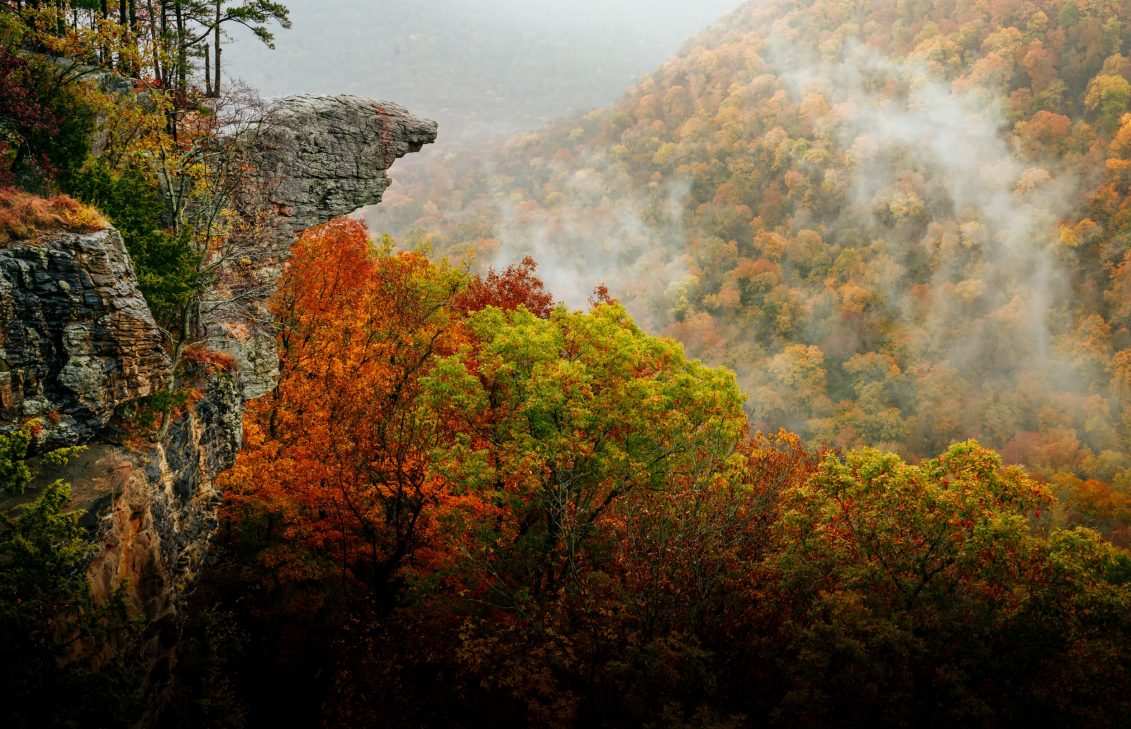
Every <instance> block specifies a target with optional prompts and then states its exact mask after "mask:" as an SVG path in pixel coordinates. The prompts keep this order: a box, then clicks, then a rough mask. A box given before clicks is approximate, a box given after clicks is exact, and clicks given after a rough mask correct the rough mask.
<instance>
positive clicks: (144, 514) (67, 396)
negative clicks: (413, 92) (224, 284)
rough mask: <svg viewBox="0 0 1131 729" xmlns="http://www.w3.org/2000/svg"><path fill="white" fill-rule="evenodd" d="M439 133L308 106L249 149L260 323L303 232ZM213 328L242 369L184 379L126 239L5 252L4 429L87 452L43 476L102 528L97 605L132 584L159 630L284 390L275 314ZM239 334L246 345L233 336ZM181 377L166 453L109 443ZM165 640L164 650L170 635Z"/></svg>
mask: <svg viewBox="0 0 1131 729" xmlns="http://www.w3.org/2000/svg"><path fill="white" fill-rule="evenodd" d="M436 131H437V130H436V123H435V122H431V121H426V120H422V119H419V118H417V117H415V116H413V115H412V114H411V113H409V112H408V111H407V110H405V109H404V108H403V107H401V106H398V105H396V104H391V103H386V102H378V101H372V100H368V99H361V98H357V97H352V96H298V97H292V98H288V99H285V100H283V101H281V102H279V103H278V104H277V105H276V106H275V108H273V109H272V110H271V111H270V112H269V113H268V114H267V115H266V116H265V117H264V118H263V119H262V120H261V121H260V122H259V123H258V124H257V125H255V126H254V127H253V128H252V130H251V131H250V132H249V133H248V134H247V135H246V137H245V138H244V139H241V140H240V141H239V143H240V144H241V145H243V146H244V148H245V150H246V151H247V156H248V158H249V159H250V160H251V163H252V166H253V167H254V168H255V169H256V174H257V175H258V176H259V178H260V180H261V182H262V183H264V185H265V188H266V189H268V190H269V192H268V195H269V200H270V204H271V206H272V209H273V210H274V212H275V214H276V222H275V223H274V224H273V229H272V230H269V231H268V233H267V234H266V235H265V238H264V240H263V241H262V245H263V246H264V247H265V248H266V249H267V251H268V252H269V254H268V255H265V256H264V257H263V260H265V261H266V264H265V265H264V266H263V267H262V270H260V271H259V272H257V273H258V275H260V276H261V277H262V279H263V280H264V281H265V282H266V284H267V285H265V286H263V287H262V295H261V298H260V300H259V301H257V302H254V303H255V305H257V306H258V307H259V309H258V311H259V313H261V314H262V313H265V312H266V311H267V309H266V297H267V296H268V295H269V294H270V290H271V285H270V284H271V282H273V281H274V277H275V276H277V273H278V270H279V269H280V267H281V264H282V261H283V260H284V259H285V256H286V251H287V249H288V248H289V244H290V243H291V242H292V241H293V239H294V237H295V235H296V234H297V233H299V232H301V231H303V230H305V229H307V228H309V227H312V226H314V225H318V224H321V223H324V222H326V221H328V220H331V219H333V218H335V217H338V216H341V215H346V214H348V213H351V212H353V211H355V210H357V209H358V208H360V207H362V206H365V205H372V204H376V203H378V202H380V200H381V195H382V193H384V191H385V190H386V189H387V188H388V186H389V178H388V175H387V174H386V171H387V170H388V169H389V167H390V166H392V164H393V162H394V161H395V160H396V159H397V158H399V157H402V156H404V155H405V154H408V153H410V152H414V151H417V150H419V149H420V148H421V147H422V146H423V145H425V144H429V143H431V142H433V141H435V139H436ZM224 295H225V292H222V291H218V292H215V293H214V296H215V297H216V298H218V299H219V298H222V297H223V296H224ZM206 324H207V325H208V328H209V336H210V344H212V345H215V346H218V347H219V348H222V349H225V350H227V351H229V352H231V353H233V354H235V355H236V361H237V365H238V366H237V368H236V369H235V370H234V371H231V372H225V371H206V370H200V369H199V368H198V369H195V370H194V369H193V368H188V370H186V371H181V372H177V373H174V372H173V371H172V363H171V362H170V360H169V357H168V355H167V353H166V347H165V344H166V339H165V336H164V333H163V332H162V331H161V330H160V329H159V328H158V327H157V325H156V323H155V322H154V319H153V317H152V315H151V314H150V312H149V310H148V308H147V307H146V305H145V302H144V300H143V298H142V296H141V293H140V290H139V289H138V285H137V278H136V276H135V273H134V270H133V268H132V266H131V265H130V262H129V258H128V256H127V255H126V252H125V248H124V246H123V244H122V240H121V237H120V236H119V235H118V233H117V231H115V230H113V229H107V230H103V231H99V232H95V233H91V234H84V235H80V234H72V233H58V234H55V235H53V236H52V237H50V238H49V239H48V240H39V241H34V242H32V241H29V242H25V243H19V244H15V245H11V246H8V247H6V248H4V249H0V338H2V339H0V432H3V431H7V432H10V431H11V430H14V429H15V428H18V427H19V426H20V424H21V423H22V422H24V421H26V420H27V419H28V418H30V417H36V418H39V419H40V422H41V423H42V425H43V426H44V436H43V440H42V442H41V445H42V446H46V447H52V446H57V445H87V446H89V447H88V449H87V451H86V452H85V453H84V454H83V455H82V456H81V457H79V458H78V459H76V460H74V461H72V463H71V464H69V465H68V466H67V467H66V468H65V470H64V472H63V473H54V474H46V475H47V476H48V477H52V478H54V477H58V476H63V477H65V478H67V479H68V480H69V481H70V482H71V483H72V484H73V486H74V501H75V504H76V505H78V506H80V507H82V508H86V509H87V510H88V516H87V520H88V522H89V523H90V524H91V526H92V528H94V529H96V530H97V533H98V538H99V542H100V550H99V552H98V553H97V554H96V555H95V557H94V559H93V560H92V563H91V565H90V568H89V576H90V578H91V582H92V584H93V586H94V589H95V594H96V596H97V595H101V596H105V595H108V594H110V593H111V592H112V591H113V590H115V589H117V588H118V587H119V586H121V585H127V586H128V592H129V594H130V595H131V596H132V598H133V602H134V604H135V605H136V607H137V610H138V612H139V614H141V615H144V617H145V618H146V619H147V620H149V621H151V622H152V623H157V622H161V623H164V624H168V622H169V620H171V619H172V617H173V616H175V614H176V612H177V609H178V599H177V595H178V594H179V593H181V592H182V591H183V590H184V589H185V588H186V587H188V586H189V585H190V584H191V582H192V579H193V576H194V575H195V574H196V572H197V571H198V570H199V568H200V566H201V564H202V562H203V559H204V557H205V556H206V554H207V545H208V542H209V539H210V538H211V536H212V534H213V533H214V531H215V527H216V524H217V507H218V505H219V503H220V501H221V494H220V493H219V492H218V491H217V489H216V486H215V478H216V476H217V475H218V474H219V473H221V472H222V471H224V470H226V469H228V468H230V467H231V466H232V465H233V463H234V462H235V456H236V452H237V451H238V450H239V446H240V442H241V439H242V432H241V427H242V425H241V424H242V415H243V404H244V402H245V401H246V400H247V399H251V398H253V397H255V396H258V395H260V394H262V393H264V392H267V391H268V390H269V389H270V388H271V386H273V382H274V379H273V378H274V373H275V371H276V370H277V366H278V365H277V361H276V360H275V350H274V346H275V345H274V334H273V332H272V331H271V329H270V327H269V326H266V327H265V326H263V320H262V318H261V320H260V322H259V324H260V328H259V329H258V330H255V331H253V332H252V334H251V335H250V336H247V328H246V327H244V328H242V329H241V328H240V327H236V326H234V322H232V321H225V320H223V319H222V318H218V319H217V320H215V321H210V322H206ZM235 330H240V331H242V332H243V333H244V335H245V336H244V339H243V340H236V339H234V338H231V337H227V335H226V332H231V331H235ZM226 337H227V338H226ZM174 382H176V383H177V384H179V385H184V384H188V385H191V386H193V387H195V388H196V390H197V392H198V394H199V397H198V399H196V400H195V401H194V402H193V403H191V404H190V405H189V406H188V407H186V408H184V409H183V412H182V413H181V414H180V415H179V416H177V418H176V420H174V421H173V422H172V423H171V425H170V427H169V428H168V429H167V431H166V432H165V433H164V435H163V437H162V438H161V439H160V441H159V442H156V443H151V444H149V445H147V446H143V447H134V448H127V447H124V446H120V445H115V444H113V443H111V442H108V441H106V440H105V438H104V433H105V429H106V426H107V423H108V422H109V421H110V419H111V417H112V415H113V413H114V411H115V409H116V408H118V407H119V406H121V405H123V404H125V403H128V402H131V401H133V400H136V399H138V398H141V397H144V396H146V395H149V394H152V393H154V392H158V391H160V390H162V389H164V388H166V387H168V386H169V385H170V384H171V383H174ZM158 632H159V633H160V634H162V635H165V634H167V633H168V631H164V630H162V631H158ZM173 632H174V633H175V631H173ZM153 640H154V641H155V642H156V643H157V644H156V645H151V646H150V648H151V649H152V650H153V651H154V655H161V654H162V648H163V647H167V646H163V645H162V644H164V643H165V642H167V640H168V637H167V636H166V637H154V638H153Z"/></svg>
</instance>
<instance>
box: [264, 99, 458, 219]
mask: <svg viewBox="0 0 1131 729" xmlns="http://www.w3.org/2000/svg"><path fill="white" fill-rule="evenodd" d="M434 141H436V122H434V121H429V120H426V119H420V118H418V117H416V116H413V115H412V114H411V113H410V112H409V111H408V110H407V109H405V108H404V107H403V106H400V105H398V104H394V103H391V102H387V101H374V100H372V99H362V98H359V97H357V96H347V95H341V96H292V97H289V98H287V99H284V100H283V101H281V102H279V104H278V105H277V106H276V107H275V108H274V109H273V110H272V111H271V113H270V114H269V115H268V116H267V118H266V119H265V120H264V121H263V123H262V124H261V125H260V128H259V130H258V133H257V134H256V135H254V136H253V138H252V139H251V141H250V145H251V149H252V150H253V154H252V158H253V159H254V160H256V167H257V168H258V170H259V171H260V173H261V174H262V175H263V176H264V178H265V179H266V180H268V186H269V190H270V192H269V195H270V199H271V202H272V204H273V205H274V207H275V210H276V211H277V212H278V214H279V216H280V223H281V225H282V226H283V227H285V228H286V229H287V230H289V231H290V232H291V234H292V235H293V234H297V233H300V232H302V231H303V230H306V229H307V228H310V227H313V226H315V225H318V224H320V223H324V222H326V221H328V220H332V219H334V218H337V217H340V216H342V215H348V214H349V213H352V212H353V211H355V210H357V209H358V208H360V207H363V206H365V205H374V204H376V203H378V202H380V201H381V195H382V194H384V192H385V190H386V189H388V187H389V176H388V175H387V174H386V171H387V170H388V169H389V168H390V167H392V165H393V162H394V161H396V160H397V158H399V157H403V156H405V155H406V154H408V153H410V152H418V151H420V149H421V147H423V146H424V145H425V144H431V143H432V142H434Z"/></svg>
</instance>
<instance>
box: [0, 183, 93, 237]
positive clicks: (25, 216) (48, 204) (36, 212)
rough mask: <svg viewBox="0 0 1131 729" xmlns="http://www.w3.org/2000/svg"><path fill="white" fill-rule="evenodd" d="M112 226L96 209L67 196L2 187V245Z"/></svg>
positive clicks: (0, 221)
mask: <svg viewBox="0 0 1131 729" xmlns="http://www.w3.org/2000/svg"><path fill="white" fill-rule="evenodd" d="M107 225H108V223H107V222H106V219H105V218H103V217H102V216H101V215H100V214H99V213H98V211H97V210H95V209H94V208H91V207H88V206H86V205H83V204H82V203H80V202H79V201H77V200H75V199H74V198H71V197H68V196H66V195H56V196H54V197H50V198H45V197H40V196H38V195H33V194H31V193H29V192H25V191H24V190H20V189H18V188H15V187H0V244H5V243H9V242H11V241H14V240H31V239H34V238H36V237H37V236H39V235H40V234H42V233H45V232H48V231H52V230H60V229H61V230H68V231H72V232H76V233H89V232H92V231H95V230H101V229H103V228H105V227H106V226H107Z"/></svg>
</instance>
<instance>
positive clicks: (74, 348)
mask: <svg viewBox="0 0 1131 729" xmlns="http://www.w3.org/2000/svg"><path fill="white" fill-rule="evenodd" d="M171 377H172V371H171V366H170V362H169V358H168V356H167V355H166V354H165V351H164V349H163V347H162V335H161V332H160V330H159V329H158V328H157V325H156V324H155V323H154V320H153V315H152V314H150V312H149V308H148V307H147V306H146V303H145V300H144V299H143V298H142V295H141V292H140V291H139V290H138V287H137V279H136V277H135V275H134V270H133V267H132V266H131V264H130V260H129V256H128V255H127V254H126V249H125V245H124V244H123V242H122V238H121V236H120V235H119V234H118V232H117V231H115V230H113V229H107V230H103V231H99V232H95V233H89V234H77V233H64V232H60V233H58V234H55V235H53V236H50V237H48V238H47V239H45V240H43V241H36V242H27V243H22V244H17V245H9V246H6V247H4V248H2V249H0V429H3V430H11V429H13V428H16V427H18V426H19V425H20V423H21V422H23V421H25V420H27V419H29V418H39V419H40V422H41V423H42V425H43V426H44V428H45V431H44V432H45V433H46V439H47V444H48V445H50V446H59V445H73V444H77V443H83V442H86V441H88V440H90V439H91V438H93V437H94V436H95V435H96V434H97V433H98V431H99V430H101V429H102V427H103V426H105V425H106V423H107V421H109V419H110V416H111V415H112V414H113V412H114V408H116V407H117V406H118V405H120V404H122V403H124V402H128V401H130V400H135V399H137V398H139V397H144V396H145V395H149V394H151V393H153V392H155V391H157V390H159V389H161V388H162V387H165V386H167V385H168V383H169V381H170V379H171Z"/></svg>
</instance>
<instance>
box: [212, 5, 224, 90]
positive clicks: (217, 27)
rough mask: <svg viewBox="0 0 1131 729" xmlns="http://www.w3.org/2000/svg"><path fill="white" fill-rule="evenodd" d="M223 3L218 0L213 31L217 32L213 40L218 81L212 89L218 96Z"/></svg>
mask: <svg viewBox="0 0 1131 729" xmlns="http://www.w3.org/2000/svg"><path fill="white" fill-rule="evenodd" d="M223 4H224V3H223V0H216V20H215V23H216V25H215V27H214V28H213V31H212V32H213V33H215V36H214V37H213V41H214V47H215V49H216V81H215V83H213V84H212V91H213V93H214V95H216V96H219V95H220V10H221V5H223Z"/></svg>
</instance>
